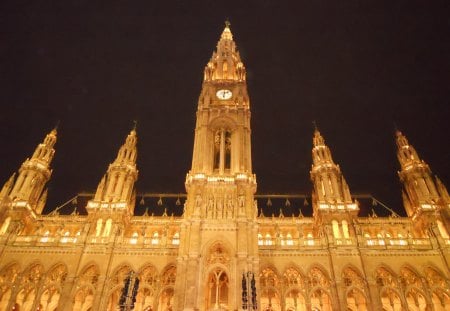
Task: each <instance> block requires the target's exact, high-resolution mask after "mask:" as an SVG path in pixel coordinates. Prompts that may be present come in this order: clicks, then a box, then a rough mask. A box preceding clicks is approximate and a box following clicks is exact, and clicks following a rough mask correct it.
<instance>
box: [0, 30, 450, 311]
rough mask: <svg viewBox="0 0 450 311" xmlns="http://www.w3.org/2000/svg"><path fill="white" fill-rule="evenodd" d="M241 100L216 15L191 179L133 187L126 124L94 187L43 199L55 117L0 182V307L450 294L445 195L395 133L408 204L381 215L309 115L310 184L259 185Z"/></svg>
mask: <svg viewBox="0 0 450 311" xmlns="http://www.w3.org/2000/svg"><path fill="white" fill-rule="evenodd" d="M250 115H251V114H250V98H249V94H248V92H247V84H246V69H245V66H244V64H243V62H242V60H241V57H240V55H239V52H238V50H237V47H236V43H235V42H234V40H233V35H232V33H231V29H230V25H229V23H227V24H226V26H225V28H224V30H223V32H222V34H221V36H220V39H219V41H218V43H217V49H216V50H215V51H214V52H213V54H212V56H211V59H210V60H209V62H208V63H207V64H206V66H205V69H204V77H203V83H202V88H201V91H200V96H199V100H198V107H197V114H196V116H197V122H196V128H195V137H194V146H193V158H192V165H191V168H190V170H189V171H188V173H187V175H186V181H185V187H186V193H182V194H168V193H144V194H139V195H137V194H136V191H135V182H136V180H137V178H138V170H137V167H136V158H137V140H138V134H137V132H136V129H132V130H131V131H130V133H129V134H128V135H127V137H126V139H125V142H124V143H123V145H122V146H121V147H120V149H119V151H118V154H117V157H116V159H115V160H114V161H113V162H112V163H111V164H110V165H109V167H108V168H107V170H106V174H105V175H104V177H103V178H99V179H100V182H99V184H98V187H97V189H96V191H95V192H94V193H81V194H78V195H77V196H76V197H75V198H74V199H73V200H71V201H69V202H67V204H68V205H71V206H73V207H74V211H73V213H71V214H68V215H62V214H60V213H59V210H60V209H61V207H58V208H56V209H55V210H54V211H53V212H51V213H50V214H48V215H43V214H42V211H43V208H44V206H45V204H46V198H47V190H46V184H47V182H48V181H49V179H50V177H51V173H52V169H51V162H52V159H53V155H54V152H55V150H54V145H55V143H56V138H57V132H56V130H52V131H51V132H50V133H49V134H48V135H47V136H46V137H45V138H44V141H43V142H42V143H40V144H39V145H38V147H37V148H36V151H35V152H34V154H33V155H32V157H31V158H29V159H27V160H26V161H25V162H24V163H23V164H22V166H21V167H20V169H19V171H18V173H17V174H14V175H13V176H11V178H10V179H9V180H8V181H6V183H5V184H4V186H3V188H2V190H1V192H0V256H1V257H0V311H6V310H8V311H9V310H15V311H18V310H20V311H35V310H40V311H54V310H58V311H69V310H73V311H94V310H107V311H116V310H131V309H133V310H135V311H169V310H177V311H182V310H186V311H188V310H192V311H193V310H200V311H210V310H229V311H234V310H264V311H270V310H273V311H300V310H302V311H303V310H321V311H325V310H330V311H331V310H352V311H359V310H373V311H378V310H387V311H397V310H398V311H400V310H418V311H419V310H441V311H444V310H450V280H449V266H448V263H449V261H450V237H449V230H450V196H449V194H448V192H447V190H446V187H445V186H444V184H443V183H442V182H441V181H440V180H439V179H438V178H437V177H435V176H434V175H433V174H432V172H431V169H430V167H429V166H428V164H426V163H425V162H424V161H423V160H422V159H421V158H420V157H419V155H418V154H417V152H416V151H415V149H414V147H413V146H412V145H410V144H409V142H408V140H407V139H406V137H405V136H404V135H403V134H402V133H400V132H397V134H396V141H397V146H398V159H399V162H400V171H399V177H400V180H401V182H402V184H403V201H404V208H405V210H406V212H407V217H399V216H398V215H397V214H396V213H395V212H394V211H392V210H390V209H389V208H388V207H385V208H386V209H388V210H389V211H390V213H391V215H390V216H388V217H381V216H377V214H376V213H375V211H374V210H373V207H374V205H383V204H382V203H381V202H379V201H378V200H376V199H375V198H373V197H372V196H370V195H355V194H352V193H351V192H350V187H349V185H348V184H347V182H346V180H345V178H344V174H343V172H342V171H341V168H340V167H339V165H338V164H336V163H335V162H334V161H333V158H332V155H331V150H330V148H329V147H328V146H327V145H326V144H325V139H324V137H323V136H322V134H321V133H320V132H319V130H318V129H317V128H316V129H315V131H314V134H313V139H312V145H313V147H312V163H313V164H312V167H311V171H310V177H311V181H312V184H313V192H312V194H290V195H283V194H270V195H264V194H258V193H256V188H257V183H256V175H255V174H254V172H253V170H252V160H251V158H252V157H251V135H250V133H251V127H250ZM305 173H306V172H305ZM367 202H369V203H367ZM170 204H172V205H173V206H174V207H175V208H176V209H177V210H180V211H181V210H183V214H182V215H173V214H172V213H171V212H168V206H169V205H170ZM364 204H366V205H364ZM367 204H369V207H367ZM310 206H312V216H311V217H305V216H304V215H303V212H302V209H303V210H304V209H305V208H310ZM362 206H366V208H365V210H366V211H367V209H368V208H369V210H370V209H371V208H372V213H370V215H369V216H367V213H366V215H364V216H363V215H361V211H362V210H363V208H362ZM137 207H140V208H145V207H146V209H145V212H144V213H143V214H142V213H140V215H136V214H135V212H136V210H137V209H136V208H137ZM142 210H143V209H142ZM80 211H81V212H80ZM288 211H290V212H289V213H288ZM127 279H129V280H130V281H127ZM127 282H128V283H127ZM126 284H128V285H126ZM129 284H132V285H130V286H131V287H130V288H131V289H130V290H129V291H127V290H126V289H127V286H129ZM135 284H138V285H136V286H135ZM124 286H125V290H124ZM134 290H136V291H135V295H133V296H132V297H134V298H135V303H134V308H132V307H131V303H130V301H131V300H132V299H131V298H132V297H131V296H130V297H131V298H130V297H128V296H126V294H127V293H128V292H132V291H134ZM124 293H125V294H124ZM120 304H122V308H121V309H120V307H119V305H120Z"/></svg>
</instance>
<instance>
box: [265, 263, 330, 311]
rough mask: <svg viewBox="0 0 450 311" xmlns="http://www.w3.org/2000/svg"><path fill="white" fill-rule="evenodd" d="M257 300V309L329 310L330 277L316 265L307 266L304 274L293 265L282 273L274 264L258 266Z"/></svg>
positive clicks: (274, 310) (290, 310) (272, 310)
mask: <svg viewBox="0 0 450 311" xmlns="http://www.w3.org/2000/svg"><path fill="white" fill-rule="evenodd" d="M259 281H260V303H261V310H266V311H269V310H270V311H276V310H289V311H300V310H302V311H303V310H307V309H308V306H310V308H311V309H312V310H332V298H331V297H332V294H331V281H330V277H329V276H328V274H327V273H326V271H325V270H324V269H322V268H321V267H319V266H314V267H311V268H310V270H309V271H308V273H306V274H304V273H303V272H301V270H300V269H299V268H297V267H294V266H291V267H288V268H287V269H286V270H285V271H284V273H283V274H281V275H280V274H279V273H278V272H277V270H276V268H274V267H271V266H267V267H264V268H262V269H261V271H260V275H259Z"/></svg>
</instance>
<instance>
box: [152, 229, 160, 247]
mask: <svg viewBox="0 0 450 311" xmlns="http://www.w3.org/2000/svg"><path fill="white" fill-rule="evenodd" d="M158 244H159V233H158V231H155V232H153V235H152V245H158Z"/></svg>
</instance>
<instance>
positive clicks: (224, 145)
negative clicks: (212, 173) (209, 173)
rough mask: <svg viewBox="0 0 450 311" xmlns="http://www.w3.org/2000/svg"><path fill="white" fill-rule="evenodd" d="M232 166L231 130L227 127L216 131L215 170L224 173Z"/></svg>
mask: <svg viewBox="0 0 450 311" xmlns="http://www.w3.org/2000/svg"><path fill="white" fill-rule="evenodd" d="M230 168H231V132H230V131H229V130H226V129H220V130H217V131H216V132H215V133H214V170H217V171H219V172H220V173H224V172H225V171H226V170H229V169H230Z"/></svg>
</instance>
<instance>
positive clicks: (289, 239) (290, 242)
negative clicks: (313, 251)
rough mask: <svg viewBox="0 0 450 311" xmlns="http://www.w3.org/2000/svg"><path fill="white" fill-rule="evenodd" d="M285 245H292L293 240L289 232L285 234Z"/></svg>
mask: <svg viewBox="0 0 450 311" xmlns="http://www.w3.org/2000/svg"><path fill="white" fill-rule="evenodd" d="M286 245H288V246H292V245H294V241H293V240H292V234H290V233H288V234H287V235H286Z"/></svg>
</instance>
